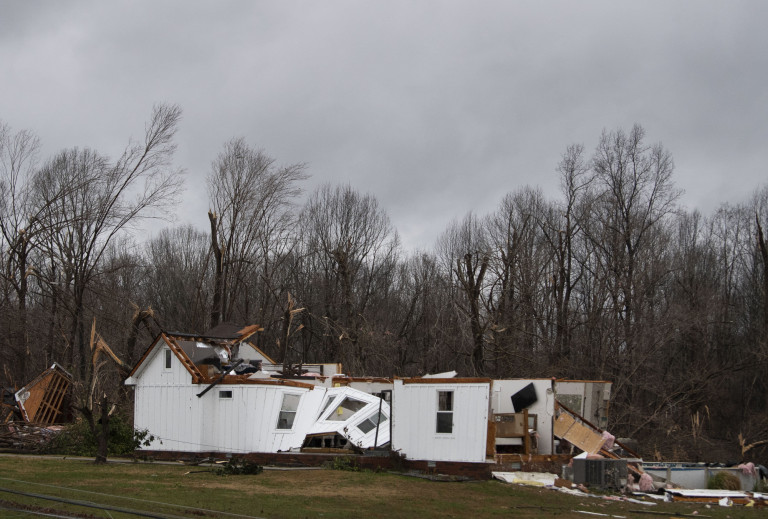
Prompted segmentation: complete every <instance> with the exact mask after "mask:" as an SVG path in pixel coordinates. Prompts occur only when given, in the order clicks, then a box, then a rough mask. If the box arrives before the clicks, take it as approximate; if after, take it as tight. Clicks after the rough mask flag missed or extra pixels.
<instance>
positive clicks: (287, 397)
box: [277, 393, 301, 429]
mask: <svg viewBox="0 0 768 519" xmlns="http://www.w3.org/2000/svg"><path fill="white" fill-rule="evenodd" d="M299 400H301V395H292V394H290V393H285V394H284V395H283V404H282V405H281V406H280V415H279V416H278V417H277V428H278V429H293V420H294V419H295V418H296V410H297V409H298V408H299Z"/></svg>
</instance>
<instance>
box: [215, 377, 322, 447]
mask: <svg viewBox="0 0 768 519" xmlns="http://www.w3.org/2000/svg"><path fill="white" fill-rule="evenodd" d="M219 390H224V391H232V399H231V400H227V399H222V398H219ZM322 393H323V391H322V390H309V389H306V388H297V387H275V386H266V385H264V386H260V385H222V386H217V387H215V388H214V389H212V390H211V391H210V392H209V393H208V394H206V395H204V396H203V397H202V399H203V400H206V404H205V408H206V413H205V417H204V419H203V423H204V424H205V428H204V431H205V433H204V441H205V443H207V444H210V445H213V446H215V448H213V449H211V450H217V451H226V452H278V451H287V450H289V449H291V448H298V447H301V444H302V443H303V441H304V435H305V434H306V431H307V429H308V427H309V424H308V423H307V422H310V423H311V422H312V421H313V420H314V418H315V416H313V415H314V414H315V413H313V412H307V411H306V409H315V408H316V407H317V405H318V404H317V403H316V401H318V400H320V399H322V396H323V395H322ZM284 394H293V395H298V396H300V397H301V400H300V401H299V406H298V410H297V412H296V416H295V420H294V423H293V428H292V429H291V430H279V429H277V418H278V415H279V414H280V406H281V404H282V402H283V395H284ZM209 397H210V398H209Z"/></svg>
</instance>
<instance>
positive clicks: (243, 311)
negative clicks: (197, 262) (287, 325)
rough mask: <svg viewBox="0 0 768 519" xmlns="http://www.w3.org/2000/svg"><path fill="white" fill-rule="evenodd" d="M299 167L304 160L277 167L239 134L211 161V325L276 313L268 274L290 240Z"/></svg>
mask: <svg viewBox="0 0 768 519" xmlns="http://www.w3.org/2000/svg"><path fill="white" fill-rule="evenodd" d="M304 170H305V166H304V164H291V165H288V166H277V165H276V164H275V159H273V158H272V157H270V156H268V155H266V154H265V153H264V152H262V151H258V150H255V149H253V148H252V147H250V146H249V145H248V144H246V142H245V140H244V139H242V138H238V139H232V140H231V141H229V142H227V143H226V144H225V145H224V150H223V151H222V152H221V153H220V154H219V156H218V157H217V158H216V160H215V161H214V162H213V165H212V169H211V173H210V174H209V176H208V195H209V199H210V203H211V207H212V209H211V211H209V213H208V217H209V220H210V224H211V247H212V251H213V255H214V262H215V288H214V294H213V301H214V304H213V308H212V309H211V325H212V326H215V325H216V324H218V322H219V321H220V320H230V319H238V320H241V321H243V322H250V321H251V320H253V318H254V317H255V316H258V318H260V319H261V320H262V322H265V321H264V320H265V319H266V320H269V321H271V320H273V317H274V314H278V315H279V314H280V303H278V298H279V297H280V295H279V294H274V293H273V290H272V288H273V287H272V284H273V279H272V278H273V272H274V270H275V269H276V268H277V267H278V265H277V263H278V262H280V261H282V259H283V258H284V257H285V255H286V253H287V252H288V251H289V250H290V247H291V244H292V241H291V240H290V239H289V238H290V235H291V233H292V232H293V227H294V225H295V219H296V216H295V213H296V211H295V210H294V209H295V208H294V201H295V199H296V198H297V197H298V196H299V195H300V194H301V186H300V183H301V182H302V181H303V180H305V179H306V178H307V175H306V174H305V171H304ZM257 281H258V282H257ZM254 295H255V296H256V297H255V298H254ZM265 314H266V315H265Z"/></svg>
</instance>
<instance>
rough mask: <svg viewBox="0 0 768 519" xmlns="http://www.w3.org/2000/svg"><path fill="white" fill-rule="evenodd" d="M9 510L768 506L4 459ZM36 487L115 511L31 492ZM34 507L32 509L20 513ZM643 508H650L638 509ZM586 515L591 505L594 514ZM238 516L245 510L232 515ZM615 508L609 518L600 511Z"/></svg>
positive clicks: (325, 475)
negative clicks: (650, 502) (658, 501)
mask: <svg viewBox="0 0 768 519" xmlns="http://www.w3.org/2000/svg"><path fill="white" fill-rule="evenodd" d="M0 488H1V489H2V492H0V508H1V509H0V517H4V518H15V517H18V518H23V517H33V516H32V515H29V513H30V512H36V513H48V514H50V515H52V516H58V517H98V518H113V519H118V518H130V517H140V516H139V515H136V514H129V513H125V512H121V511H117V510H115V508H122V509H131V510H136V511H138V510H141V511H144V512H145V513H147V514H150V515H145V517H146V516H154V517H176V518H179V517H187V518H192V517H196V518H201V517H241V518H242V517H262V518H302V519H303V518H325V519H328V518H362V517H386V518H421V517H425V518H433V517H434V518H438V517H439V518H446V517H462V518H463V517H520V518H534V517H559V518H581V519H584V518H585V517H605V516H608V517H611V516H622V517H628V518H630V517H631V518H645V519H647V518H651V517H672V516H675V515H676V514H677V515H678V516H682V515H689V514H694V513H695V514H696V515H695V516H692V517H716V518H737V517H745V518H749V517H765V516H766V513H768V510H765V509H758V508H745V507H732V508H722V507H718V506H713V507H711V508H706V507H705V506H704V505H702V504H679V503H662V504H659V505H656V506H643V505H638V504H632V503H625V502H612V501H606V500H604V499H599V498H593V497H574V496H569V495H565V494H562V493H560V492H556V491H553V490H548V489H543V488H535V487H523V486H518V485H509V484H505V483H501V482H498V481H478V482H464V483H453V482H451V483H445V482H433V481H427V480H423V479H418V478H413V477H409V476H403V475H397V474H389V473H373V472H351V471H338V470H324V469H323V470H265V471H264V472H263V473H261V474H259V475H248V476H220V475H216V474H214V473H213V472H210V471H208V470H207V468H206V467H193V466H185V465H182V464H178V465H167V464H145V463H109V464H107V465H94V464H93V463H91V462H88V461H83V460H79V459H64V458H40V457H22V456H0ZM9 491H15V492H25V493H34V494H40V495H45V496H52V497H58V498H64V499H69V500H77V501H88V502H92V503H97V504H99V505H106V506H110V507H113V509H112V510H108V511H105V510H100V509H97V508H87V507H83V506H80V505H73V504H67V503H62V502H57V501H51V500H44V499H41V498H39V497H29V496H23V495H20V494H17V493H11V492H9ZM22 507H27V510H26V511H14V510H13V509H19V508H22ZM638 509H640V510H642V511H643V512H646V513H639V512H634V510H638ZM583 512H589V514H585V513H583ZM229 514H237V515H229ZM593 514H605V515H593Z"/></svg>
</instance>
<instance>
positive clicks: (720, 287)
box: [0, 106, 768, 459]
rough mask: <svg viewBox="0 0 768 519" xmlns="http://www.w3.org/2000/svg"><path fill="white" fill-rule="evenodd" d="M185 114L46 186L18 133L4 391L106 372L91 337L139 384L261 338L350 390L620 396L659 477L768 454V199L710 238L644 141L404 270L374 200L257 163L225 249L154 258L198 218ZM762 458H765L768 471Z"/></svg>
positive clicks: (628, 432) (611, 147)
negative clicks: (191, 339)
mask: <svg viewBox="0 0 768 519" xmlns="http://www.w3.org/2000/svg"><path fill="white" fill-rule="evenodd" d="M179 117H180V110H179V109H178V108H177V107H174V106H160V107H157V108H156V109H155V111H154V112H153V114H152V117H151V119H150V122H149V123H148V124H147V126H146V135H145V137H144V139H143V140H142V141H139V142H130V143H129V144H128V145H127V147H126V150H125V152H124V154H123V155H122V156H120V157H119V158H117V159H114V158H111V157H106V156H103V155H101V154H100V153H98V152H97V151H94V150H90V149H71V150H64V151H62V152H60V153H59V154H57V155H55V156H54V157H51V158H49V159H47V160H45V161H43V162H41V161H39V158H38V157H37V148H38V142H37V139H36V137H35V136H34V135H33V134H32V133H30V132H27V131H20V132H14V131H12V130H11V129H10V128H7V127H5V126H2V127H0V168H1V170H0V174H1V175H2V178H0V231H1V232H2V244H1V246H2V249H1V250H0V257H1V258H2V279H1V280H0V283H1V285H0V289H1V290H2V300H0V304H2V310H3V311H2V314H0V326H2V333H0V341H2V349H1V350H0V363H2V365H3V368H4V375H3V383H4V384H6V385H14V384H16V385H18V384H23V383H24V382H25V381H27V380H28V379H29V378H30V377H31V376H34V375H35V374H37V373H38V372H39V371H40V370H41V369H43V368H44V367H46V366H47V365H50V363H51V362H53V361H57V362H59V363H61V364H63V365H65V366H66V367H67V368H68V369H70V370H71V371H72V372H73V373H74V374H75V375H76V376H77V377H78V378H79V379H80V380H90V379H89V378H88V377H89V375H90V374H91V373H92V371H93V366H92V364H91V357H90V352H89V350H88V348H89V333H90V325H91V322H92V321H93V319H94V318H95V320H96V322H97V327H98V329H99V333H100V334H101V335H102V336H103V337H104V338H105V340H106V342H107V343H108V344H109V345H110V346H111V347H112V349H113V350H115V352H116V353H117V354H118V355H119V356H120V357H122V358H123V359H124V360H125V361H126V362H128V363H129V364H131V363H134V362H136V361H137V360H138V358H139V356H140V355H141V353H142V352H143V350H144V349H145V348H146V347H147V345H148V343H149V341H150V340H151V338H152V337H153V335H154V334H156V333H157V331H158V330H159V329H160V328H162V329H165V330H171V331H189V332H192V331H194V332H200V333H202V332H204V331H205V330H207V329H209V328H211V327H212V326H215V325H216V324H218V323H220V322H224V321H230V322H234V323H239V324H248V323H258V324H260V325H261V326H263V328H264V331H263V332H262V333H260V335H259V338H258V341H259V346H260V347H261V348H263V349H264V350H265V351H266V352H267V353H269V354H270V355H272V356H273V357H275V358H277V359H279V360H281V361H285V362H290V363H298V362H322V361H328V362H330V361H341V362H343V364H344V366H345V370H346V371H347V372H348V373H351V374H355V375H361V374H367V375H386V376H391V375H417V374H422V373H427V372H440V371H447V370H452V369H455V370H457V371H458V372H459V373H460V374H462V375H468V376H474V375H478V376H490V377H496V378H510V377H567V378H575V379H601V380H611V381H613V382H614V386H613V395H612V404H611V405H612V408H611V421H610V428H611V429H612V430H613V432H615V433H617V434H620V435H623V436H633V437H636V438H638V439H640V443H641V450H642V451H643V453H644V454H645V455H646V456H654V455H662V456H665V457H668V458H672V457H676V458H689V459H691V458H705V459H707V458H709V459H711V458H712V457H713V456H717V455H718V454H717V453H719V452H722V453H723V454H722V455H727V456H730V457H731V459H737V458H738V457H740V456H741V448H740V446H739V435H740V434H741V435H742V436H741V437H742V438H743V439H744V441H745V442H746V443H747V444H748V443H749V442H753V441H757V440H762V439H764V438H767V437H768V399H767V398H766V396H767V394H768V391H767V389H768V388H767V387H766V386H767V385H768V384H767V382H766V379H765V377H764V374H765V373H766V372H767V370H766V368H767V367H768V341H767V338H768V312H767V311H766V300H767V298H768V276H767V275H766V273H767V272H768V250H767V248H766V244H765V241H764V240H765V235H764V231H763V229H762V227H761V226H762V225H765V222H766V221H768V188H763V189H761V190H758V191H756V194H755V196H754V198H753V199H752V200H750V201H746V202H744V203H742V204H739V205H728V204H724V205H723V206H721V207H720V208H719V209H717V210H716V211H714V212H713V213H712V214H711V215H709V216H705V215H702V214H700V213H699V212H697V211H693V212H690V211H688V210H686V209H685V208H683V207H682V206H681V205H680V204H679V197H680V190H679V189H677V188H676V187H675V184H674V181H673V169H674V165H673V161H672V156H671V154H670V152H669V151H668V150H666V149H665V148H664V147H663V146H662V145H660V144H649V143H648V142H647V140H646V138H645V135H644V132H643V129H642V128H641V127H639V126H635V127H634V128H632V129H630V130H629V131H625V130H621V129H617V130H614V131H606V132H604V133H603V134H602V135H601V136H599V142H598V145H597V147H596V148H595V150H594V151H591V152H590V151H587V150H586V149H585V148H584V147H583V146H579V145H573V146H570V147H569V148H568V149H567V150H565V152H564V153H563V155H562V160H561V162H560V164H559V167H558V174H559V176H560V180H561V192H560V195H559V196H558V197H556V198H554V199H548V198H547V197H546V196H545V195H544V194H543V193H542V192H541V191H540V190H539V189H537V188H533V187H518V188H515V189H514V190H513V191H511V192H510V193H509V194H508V195H506V196H505V197H504V198H503V200H502V201H501V203H500V204H499V206H498V207H496V208H494V209H493V210H491V211H489V212H488V214H482V215H480V214H469V215H466V216H465V217H463V218H462V219H457V220H455V221H453V222H451V223H450V224H448V225H447V228H446V230H445V231H444V233H443V234H442V235H441V236H440V238H439V239H438V241H437V243H436V244H435V246H434V248H432V249H424V250H420V251H405V250H403V249H402V247H401V246H400V244H399V239H398V235H397V231H396V230H395V229H394V228H393V226H392V224H391V223H390V221H389V219H388V217H387V214H386V211H385V210H384V208H382V207H381V206H380V205H379V203H378V202H377V200H376V199H375V198H374V197H372V196H370V195H367V194H362V193H360V192H358V191H356V190H355V189H353V188H352V187H350V186H334V185H324V186H322V187H320V188H319V189H317V190H315V191H314V192H311V193H307V194H304V193H303V192H302V188H303V183H304V181H305V180H306V178H307V176H308V173H307V168H306V167H305V166H304V165H303V164H292V165H288V166H284V165H279V164H277V163H276V162H275V160H274V159H273V158H271V157H269V156H268V155H266V154H265V153H264V152H262V151H259V150H257V149H255V148H253V147H252V146H251V145H249V143H247V142H246V141H245V140H243V139H234V140H232V141H230V142H228V143H226V144H225V145H224V147H223V149H222V151H221V153H220V154H219V156H218V157H216V158H215V159H214V160H213V162H212V166H211V170H210V173H209V175H208V185H207V187H208V194H209V201H210V211H209V213H208V217H209V220H210V228H209V229H204V230H203V229H195V228H192V227H190V226H178V227H170V228H166V229H164V230H162V231H160V232H157V233H156V234H154V235H153V236H152V237H151V238H149V239H146V240H145V239H143V237H142V236H140V235H139V234H137V232H136V231H137V229H141V228H147V225H148V224H147V219H150V218H162V217H163V215H164V214H165V213H164V211H173V209H174V204H175V203H179V202H180V201H181V200H182V197H181V187H182V186H181V179H182V176H181V175H180V173H179V171H178V170H176V169H174V168H173V162H172V159H173V151H174V143H173V139H174V134H175V130H176V125H177V124H178V120H179ZM761 454H762V452H761V451H760V450H752V451H750V452H749V454H748V455H747V456H748V457H750V456H752V457H753V458H754V457H755V456H759V455H761Z"/></svg>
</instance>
